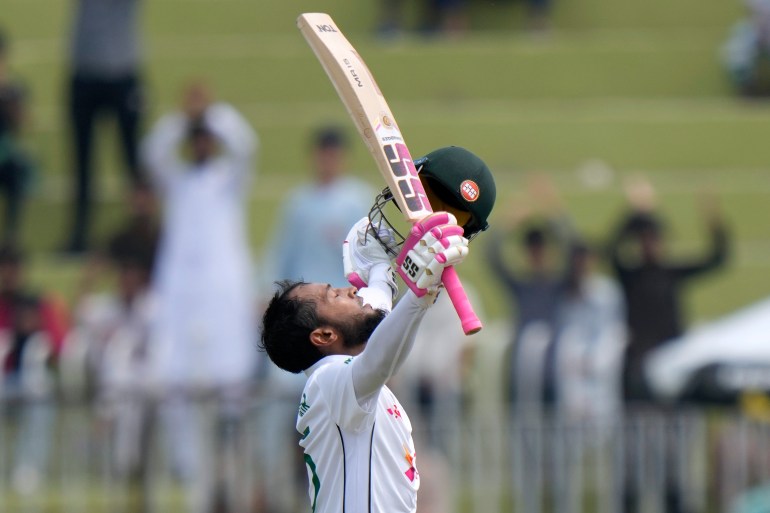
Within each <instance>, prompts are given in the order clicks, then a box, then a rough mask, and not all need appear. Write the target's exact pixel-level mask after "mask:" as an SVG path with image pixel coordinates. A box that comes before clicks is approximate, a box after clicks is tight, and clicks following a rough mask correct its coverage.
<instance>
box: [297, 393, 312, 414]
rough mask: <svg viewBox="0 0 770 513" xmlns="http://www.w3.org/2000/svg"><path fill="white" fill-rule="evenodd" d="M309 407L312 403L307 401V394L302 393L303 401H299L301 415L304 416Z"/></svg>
mask: <svg viewBox="0 0 770 513" xmlns="http://www.w3.org/2000/svg"><path fill="white" fill-rule="evenodd" d="M309 409H310V405H309V404H308V403H307V395H306V394H302V402H301V403H299V416H300V417H304V416H305V414H306V413H307V411H308V410H309Z"/></svg>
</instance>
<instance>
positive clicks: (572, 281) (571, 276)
mask: <svg viewBox="0 0 770 513" xmlns="http://www.w3.org/2000/svg"><path fill="white" fill-rule="evenodd" d="M569 258H570V262H569V264H568V265H567V269H568V275H567V279H566V282H565V287H564V290H563V293H562V297H561V299H560V301H559V306H558V308H557V312H556V332H557V334H558V335H557V336H558V342H557V346H556V350H557V367H556V368H557V371H556V375H557V385H558V393H557V397H558V403H559V407H560V411H561V412H562V413H563V418H564V419H565V420H569V421H586V420H603V421H608V420H612V419H614V418H615V417H616V416H617V414H618V413H620V404H621V386H620V372H621V367H622V355H623V352H624V350H625V345H626V336H625V324H626V313H625V303H624V299H623V293H622V291H621V289H620V286H619V285H618V284H617V283H616V282H615V280H613V279H611V278H610V277H608V276H605V275H604V274H602V273H601V272H599V271H598V270H597V264H598V262H597V253H596V251H595V248H593V247H591V246H590V245H589V244H588V243H585V242H578V241H576V242H575V243H573V245H572V248H571V250H570V257H569Z"/></svg>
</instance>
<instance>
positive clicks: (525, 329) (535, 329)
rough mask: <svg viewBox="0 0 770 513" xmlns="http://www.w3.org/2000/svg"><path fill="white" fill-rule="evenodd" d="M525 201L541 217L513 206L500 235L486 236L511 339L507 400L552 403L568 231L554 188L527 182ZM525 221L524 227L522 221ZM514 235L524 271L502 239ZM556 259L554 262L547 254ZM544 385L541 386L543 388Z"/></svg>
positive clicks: (541, 181) (538, 181) (544, 182)
mask: <svg viewBox="0 0 770 513" xmlns="http://www.w3.org/2000/svg"><path fill="white" fill-rule="evenodd" d="M529 197H530V199H531V201H532V203H533V204H534V205H536V206H538V207H539V208H541V209H542V213H538V212H536V211H534V210H531V209H528V208H527V207H526V206H525V205H522V204H520V203H519V204H515V205H514V207H513V209H514V210H512V212H513V214H512V215H511V217H510V219H509V221H508V226H505V227H504V232H503V233H494V232H493V233H492V234H490V237H489V239H490V241H489V246H488V258H489V263H490V266H491V269H492V272H493V273H494V275H495V277H496V278H497V279H499V280H500V283H502V285H503V286H504V287H505V289H506V292H507V293H508V294H509V296H510V299H511V306H512V312H511V316H510V318H511V319H515V327H514V336H513V340H512V341H511V344H510V355H509V358H508V362H507V364H508V365H509V368H508V370H507V372H506V376H507V379H508V380H509V382H508V383H507V394H508V400H510V401H515V402H519V401H523V402H529V401H536V402H540V401H541V400H542V399H543V398H544V397H545V398H546V399H547V400H548V401H549V402H550V401H551V400H552V399H553V394H554V390H553V386H552V385H553V381H552V378H553V370H554V369H553V368H552V364H553V356H554V354H553V350H554V348H553V347H552V346H553V344H552V342H553V340H554V336H555V333H556V332H555V329H556V324H555V323H556V314H557V310H558V306H559V302H560V300H561V298H562V294H563V293H564V289H565V281H566V278H565V276H566V273H567V270H566V265H567V263H568V262H567V261H568V256H569V247H570V244H571V243H572V238H573V233H572V227H571V224H570V221H569V219H568V217H567V216H566V213H565V212H564V210H563V207H562V205H561V201H560V199H559V198H558V195H557V194H556V190H555V188H554V187H553V186H552V185H551V184H550V182H549V181H548V180H546V179H544V178H543V177H537V178H536V179H535V180H533V181H532V182H531V183H530V194H529ZM527 218H529V225H528V226H527V227H526V228H525V229H524V230H521V228H522V226H521V225H522V222H523V221H524V220H525V219H527ZM516 233H518V234H520V236H521V239H520V243H521V249H522V250H523V253H524V257H525V260H526V267H527V269H526V270H522V271H520V270H517V269H515V268H514V266H513V265H511V262H510V261H509V257H508V256H507V255H506V251H505V239H506V238H507V237H509V236H511V235H512V234H516ZM554 252H555V253H556V254H557V255H558V262H554V261H553V260H552V254H553V253H554ZM543 387H544V388H543Z"/></svg>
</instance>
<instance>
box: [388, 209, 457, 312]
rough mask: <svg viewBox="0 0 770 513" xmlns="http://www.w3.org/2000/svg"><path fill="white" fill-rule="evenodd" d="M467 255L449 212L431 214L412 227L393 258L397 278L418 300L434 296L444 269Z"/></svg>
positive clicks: (455, 220)
mask: <svg viewBox="0 0 770 513" xmlns="http://www.w3.org/2000/svg"><path fill="white" fill-rule="evenodd" d="M467 255H468V239H466V238H465V237H463V229H462V227H461V226H458V225H457V219H456V218H455V216H453V215H452V214H450V213H448V212H434V213H433V214H430V215H429V216H427V217H425V218H424V219H422V220H421V221H420V222H418V223H415V225H414V226H412V230H411V231H410V232H409V236H408V237H407V238H406V241H405V242H404V245H403V247H402V248H401V253H399V255H398V258H396V265H397V266H398V274H399V275H400V276H401V277H402V278H403V279H404V283H406V285H407V286H408V287H409V288H410V289H412V292H414V293H415V295H417V297H422V296H424V295H425V294H426V293H428V292H431V293H434V292H435V291H436V289H437V288H438V286H439V285H440V284H441V273H442V272H443V271H444V268H446V267H448V266H452V265H457V264H459V263H460V262H462V261H463V260H464V259H465V257H466V256H467Z"/></svg>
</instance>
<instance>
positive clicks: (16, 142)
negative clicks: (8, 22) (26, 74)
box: [0, 29, 35, 244]
mask: <svg viewBox="0 0 770 513" xmlns="http://www.w3.org/2000/svg"><path fill="white" fill-rule="evenodd" d="M8 47H9V43H8V38H7V37H6V36H5V34H4V33H3V31H2V29H0V194H2V195H3V196H4V200H5V207H4V209H3V214H4V221H3V226H2V230H0V239H1V240H2V242H3V243H9V244H10V243H17V242H18V238H19V235H20V233H19V232H20V229H21V222H22V212H23V206H24V203H25V201H26V199H27V193H28V190H29V185H30V183H31V181H32V178H33V176H34V174H35V162H34V159H33V158H32V156H31V155H30V154H29V152H28V151H27V149H26V148H25V145H24V144H23V136H24V132H25V125H26V120H27V116H28V112H27V111H28V107H27V103H28V100H27V97H28V93H27V88H26V87H25V86H24V84H23V82H22V81H21V80H19V78H18V77H16V76H15V74H14V73H12V70H11V66H10V62H9V48H8Z"/></svg>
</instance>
